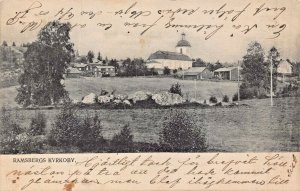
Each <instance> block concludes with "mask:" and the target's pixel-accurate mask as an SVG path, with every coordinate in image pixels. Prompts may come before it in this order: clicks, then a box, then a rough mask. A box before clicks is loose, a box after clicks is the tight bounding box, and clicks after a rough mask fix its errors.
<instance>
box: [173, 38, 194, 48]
mask: <svg viewBox="0 0 300 191" xmlns="http://www.w3.org/2000/svg"><path fill="white" fill-rule="evenodd" d="M181 46H188V47H191V44H190V43H189V41H187V40H184V39H182V40H180V41H178V43H177V45H176V47H181Z"/></svg>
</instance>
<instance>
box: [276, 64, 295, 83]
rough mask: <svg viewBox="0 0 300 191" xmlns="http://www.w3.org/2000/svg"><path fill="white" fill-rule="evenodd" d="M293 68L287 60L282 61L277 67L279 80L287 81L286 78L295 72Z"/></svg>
mask: <svg viewBox="0 0 300 191" xmlns="http://www.w3.org/2000/svg"><path fill="white" fill-rule="evenodd" d="M292 68H293V66H292V64H291V63H289V62H288V61H287V60H281V61H280V62H279V64H278V66H277V73H278V74H279V75H278V79H279V80H282V81H283V82H284V81H285V77H286V76H290V75H291V74H292V72H293V70H292Z"/></svg>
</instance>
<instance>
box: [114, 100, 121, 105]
mask: <svg viewBox="0 0 300 191" xmlns="http://www.w3.org/2000/svg"><path fill="white" fill-rule="evenodd" d="M114 103H116V104H119V103H122V101H121V100H119V99H115V100H114Z"/></svg>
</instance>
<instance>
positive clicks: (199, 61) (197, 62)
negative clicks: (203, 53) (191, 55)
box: [193, 58, 206, 67]
mask: <svg viewBox="0 0 300 191" xmlns="http://www.w3.org/2000/svg"><path fill="white" fill-rule="evenodd" d="M193 67H206V63H205V62H204V61H203V60H202V59H201V58H197V59H196V60H195V61H194V62H193Z"/></svg>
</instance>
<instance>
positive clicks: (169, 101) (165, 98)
mask: <svg viewBox="0 0 300 191" xmlns="http://www.w3.org/2000/svg"><path fill="white" fill-rule="evenodd" d="M152 99H153V100H154V101H155V103H157V104H159V105H175V104H181V103H184V102H185V100H184V99H183V98H182V97H181V96H180V95H178V94H173V93H170V92H165V93H159V94H154V95H153V96H152Z"/></svg>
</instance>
